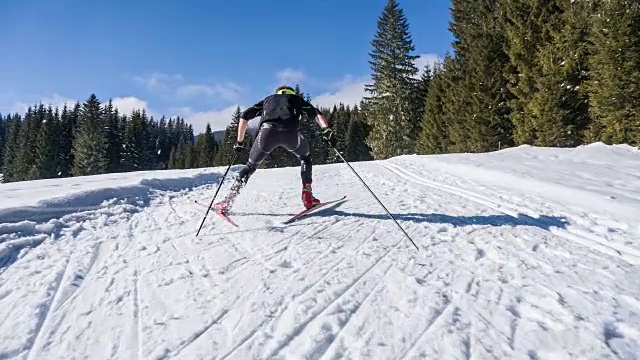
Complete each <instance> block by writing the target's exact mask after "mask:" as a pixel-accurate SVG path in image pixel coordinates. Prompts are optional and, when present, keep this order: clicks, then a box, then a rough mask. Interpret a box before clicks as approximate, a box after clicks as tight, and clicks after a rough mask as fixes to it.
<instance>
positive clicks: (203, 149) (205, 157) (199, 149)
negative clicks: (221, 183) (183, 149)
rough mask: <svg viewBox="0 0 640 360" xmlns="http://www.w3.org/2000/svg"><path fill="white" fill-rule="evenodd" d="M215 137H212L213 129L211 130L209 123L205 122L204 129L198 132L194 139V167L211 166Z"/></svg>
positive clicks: (213, 156)
mask: <svg viewBox="0 0 640 360" xmlns="http://www.w3.org/2000/svg"><path fill="white" fill-rule="evenodd" d="M215 143H216V142H215V139H214V138H213V131H211V125H210V124H209V123H207V126H206V128H205V131H204V133H203V134H200V135H199V136H198V138H197V140H196V145H195V156H196V167H199V168H203V167H209V166H213V163H214V158H215V155H216V153H215V150H216V146H215Z"/></svg>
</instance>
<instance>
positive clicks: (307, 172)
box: [283, 131, 313, 186]
mask: <svg viewBox="0 0 640 360" xmlns="http://www.w3.org/2000/svg"><path fill="white" fill-rule="evenodd" d="M287 135H288V136H287V137H286V139H285V140H286V141H284V143H283V146H284V147H285V149H287V150H289V151H290V152H291V153H293V154H294V155H295V156H296V157H297V158H298V159H299V160H300V178H301V180H302V185H303V186H304V185H306V184H311V183H312V182H313V177H312V174H313V172H312V168H313V163H312V162H311V149H310V146H309V141H307V139H306V138H305V137H304V136H303V135H302V134H301V133H300V132H297V131H296V132H291V133H289V134H287Z"/></svg>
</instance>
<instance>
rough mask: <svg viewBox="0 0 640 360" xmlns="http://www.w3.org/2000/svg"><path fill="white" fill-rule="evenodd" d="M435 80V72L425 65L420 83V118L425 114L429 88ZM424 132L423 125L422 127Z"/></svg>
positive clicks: (428, 65)
mask: <svg viewBox="0 0 640 360" xmlns="http://www.w3.org/2000/svg"><path fill="white" fill-rule="evenodd" d="M432 79H433V70H432V68H431V65H430V64H427V65H425V67H424V69H423V70H422V74H421V75H420V81H419V82H418V99H420V116H421V117H422V115H423V114H424V110H425V105H426V100H427V94H428V93H429V87H430V86H431V80H432ZM420 130H422V125H421V126H420Z"/></svg>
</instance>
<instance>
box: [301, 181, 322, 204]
mask: <svg viewBox="0 0 640 360" xmlns="http://www.w3.org/2000/svg"><path fill="white" fill-rule="evenodd" d="M318 204H320V200H318V199H316V198H315V197H314V196H313V192H312V191H311V184H304V186H303V187H302V205H304V207H305V208H306V209H310V208H312V207H314V206H315V205H318Z"/></svg>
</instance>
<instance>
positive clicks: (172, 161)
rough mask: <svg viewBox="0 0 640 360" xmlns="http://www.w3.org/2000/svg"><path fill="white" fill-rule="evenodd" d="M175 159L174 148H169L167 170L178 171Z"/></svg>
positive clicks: (175, 152)
mask: <svg viewBox="0 0 640 360" xmlns="http://www.w3.org/2000/svg"><path fill="white" fill-rule="evenodd" d="M176 159H177V151H176V148H175V146H174V147H172V148H171V153H170V154H169V163H168V164H167V169H178V164H177V163H176V161H177V160H176Z"/></svg>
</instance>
